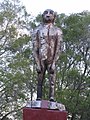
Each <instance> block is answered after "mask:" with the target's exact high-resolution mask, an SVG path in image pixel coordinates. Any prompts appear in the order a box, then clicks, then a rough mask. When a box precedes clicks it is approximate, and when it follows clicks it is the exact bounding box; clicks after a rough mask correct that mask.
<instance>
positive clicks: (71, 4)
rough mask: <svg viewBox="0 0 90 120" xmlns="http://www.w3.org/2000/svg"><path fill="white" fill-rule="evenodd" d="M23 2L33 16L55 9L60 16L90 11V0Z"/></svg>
mask: <svg viewBox="0 0 90 120" xmlns="http://www.w3.org/2000/svg"><path fill="white" fill-rule="evenodd" d="M21 2H22V3H23V5H25V6H26V9H27V11H28V12H29V13H31V14H32V15H33V16H37V14H39V13H43V11H44V10H45V9H53V10H54V11H56V12H57V13H58V14H60V13H65V14H71V13H79V12H82V11H84V10H88V11H90V0H21Z"/></svg>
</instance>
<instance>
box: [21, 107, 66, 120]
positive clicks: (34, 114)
mask: <svg viewBox="0 0 90 120" xmlns="http://www.w3.org/2000/svg"><path fill="white" fill-rule="evenodd" d="M23 120H67V112H66V111H59V110H49V109H47V108H38V109H37V108H27V107H25V108H23Z"/></svg>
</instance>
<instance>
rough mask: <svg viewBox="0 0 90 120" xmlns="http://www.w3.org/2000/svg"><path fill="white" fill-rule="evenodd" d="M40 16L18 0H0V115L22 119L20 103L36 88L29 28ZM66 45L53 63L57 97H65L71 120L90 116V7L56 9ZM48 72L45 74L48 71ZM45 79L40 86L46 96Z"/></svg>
mask: <svg viewBox="0 0 90 120" xmlns="http://www.w3.org/2000/svg"><path fill="white" fill-rule="evenodd" d="M40 22H41V15H40V14H39V15H37V17H36V18H33V17H32V16H31V15H30V14H28V13H27V11H26V9H25V7H24V6H22V5H21V3H20V2H19V1H18V0H2V1H1V2H0V120H22V108H23V107H24V106H25V105H26V103H27V100H28V99H31V100H32V99H34V94H35V93H36V84H37V81H36V70H35V65H34V61H33V57H32V40H31V33H32V30H33V28H35V27H36V25H37V24H39V23H40ZM55 25H56V26H58V27H60V28H61V29H62V30H63V42H64V50H63V52H62V55H61V56H60V58H59V61H58V64H57V80H56V84H55V85H56V90H55V91H56V94H55V97H56V101H58V102H61V103H63V104H64V105H65V106H66V109H67V111H68V113H69V116H70V117H71V118H70V120H90V12H89V11H83V12H82V13H75V14H71V15H69V16H67V15H65V14H58V16H57V19H56V21H55ZM46 77H47V76H46ZM48 86H49V82H48V80H47V79H46V80H45V83H44V87H43V99H48V96H47V95H48V94H47V93H48Z"/></svg>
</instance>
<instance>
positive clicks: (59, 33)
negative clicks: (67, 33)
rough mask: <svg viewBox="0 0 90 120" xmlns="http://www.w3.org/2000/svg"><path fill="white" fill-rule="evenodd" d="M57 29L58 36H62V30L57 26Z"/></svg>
mask: <svg viewBox="0 0 90 120" xmlns="http://www.w3.org/2000/svg"><path fill="white" fill-rule="evenodd" d="M55 29H56V32H57V34H58V35H62V34H63V32H62V30H61V28H59V27H57V26H55Z"/></svg>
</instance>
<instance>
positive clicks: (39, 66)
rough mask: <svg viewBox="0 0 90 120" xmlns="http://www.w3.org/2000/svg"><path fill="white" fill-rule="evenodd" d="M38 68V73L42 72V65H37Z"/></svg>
mask: <svg viewBox="0 0 90 120" xmlns="http://www.w3.org/2000/svg"><path fill="white" fill-rule="evenodd" d="M36 69H37V72H38V73H41V71H42V67H41V65H37V68H36Z"/></svg>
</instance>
